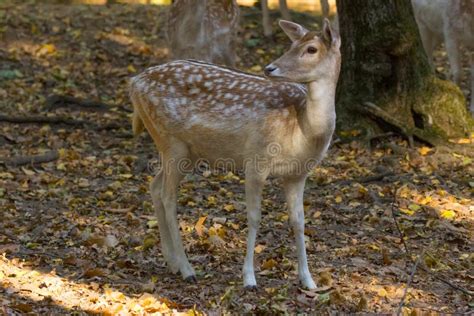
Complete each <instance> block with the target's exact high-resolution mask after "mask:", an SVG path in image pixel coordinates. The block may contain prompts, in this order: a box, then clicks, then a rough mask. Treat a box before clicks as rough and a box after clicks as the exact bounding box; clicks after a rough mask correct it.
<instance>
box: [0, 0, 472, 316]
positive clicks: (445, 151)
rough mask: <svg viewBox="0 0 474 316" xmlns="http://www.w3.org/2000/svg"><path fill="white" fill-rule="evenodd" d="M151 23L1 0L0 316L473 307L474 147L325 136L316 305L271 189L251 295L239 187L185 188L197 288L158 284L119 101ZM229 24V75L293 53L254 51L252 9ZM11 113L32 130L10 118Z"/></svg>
mask: <svg viewBox="0 0 474 316" xmlns="http://www.w3.org/2000/svg"><path fill="white" fill-rule="evenodd" d="M164 12H165V9H164V8H162V7H159V6H132V5H114V6H112V7H106V6H80V5H77V6H61V5H56V6H51V5H31V4H30V5H25V4H19V2H16V3H10V2H0V160H3V163H1V164H0V314H5V315H19V314H50V315H51V314H78V315H82V314H94V313H103V314H124V315H127V314H153V313H184V314H200V313H206V314H211V315H212V314H221V313H227V314H228V313H232V314H235V313H256V314H257V313H258V314H285V313H289V314H293V313H311V314H333V313H335V312H342V313H357V312H358V313H396V312H397V310H398V309H399V308H401V310H402V312H403V313H404V314H410V315H421V314H437V313H443V314H449V313H457V314H468V313H472V312H473V311H474V299H473V291H474V274H473V265H474V252H473V250H474V249H473V245H474V243H473V232H474V214H473V212H474V203H473V196H474V194H473V193H474V177H473V174H474V172H473V171H474V164H473V160H472V159H473V158H474V157H473V156H474V151H473V149H472V148H473V147H472V145H473V144H474V135H472V137H471V138H470V139H460V140H453V142H457V143H458V145H459V147H458V148H459V149H458V150H456V151H454V150H452V149H450V148H448V147H442V148H429V147H426V146H425V145H423V144H417V146H416V147H415V148H409V146H408V144H407V141H406V140H404V139H402V138H400V137H397V136H394V135H392V134H391V133H387V134H382V135H379V136H380V137H376V138H374V139H372V140H371V142H370V144H368V143H360V142H356V141H352V142H349V143H348V142H343V141H341V138H340V137H341V136H348V135H349V136H351V135H352V136H357V134H358V131H344V132H342V134H339V135H336V136H335V140H334V144H333V145H332V146H331V148H330V150H329V152H328V154H327V157H326V159H324V161H323V163H322V164H321V165H320V166H319V167H317V168H316V169H315V170H314V171H313V172H312V173H311V175H310V177H309V180H308V182H307V186H306V191H305V211H306V235H307V249H308V256H309V264H310V270H311V272H312V274H313V276H314V278H315V280H316V281H317V283H318V286H319V287H318V289H317V290H313V291H306V290H304V289H302V288H300V287H299V284H298V282H297V275H296V262H297V261H296V256H295V249H294V248H295V247H294V242H293V235H292V233H291V229H290V227H289V224H288V215H287V213H286V211H285V202H284V200H283V198H282V194H281V192H280V189H279V185H278V184H279V183H278V180H277V179H270V180H269V181H268V184H267V186H266V189H265V195H264V202H263V209H262V213H263V220H262V224H261V230H260V232H259V235H258V240H257V244H258V245H257V247H256V253H257V254H256V267H257V271H258V272H257V282H258V284H259V288H258V290H256V291H245V290H244V289H243V288H242V283H241V278H242V273H241V267H242V263H243V259H244V254H245V242H246V232H247V228H246V215H245V211H244V202H243V201H244V196H243V184H242V183H243V178H242V177H241V175H240V174H232V173H210V172H205V173H203V174H197V175H193V176H188V177H187V178H186V179H185V180H184V182H183V184H182V186H181V188H180V191H179V204H180V206H179V208H180V210H179V222H180V227H181V231H182V234H183V238H184V243H185V246H186V249H187V252H188V254H189V257H190V261H191V263H192V264H193V266H194V268H195V269H196V271H197V274H198V282H197V283H196V284H188V283H185V282H184V281H182V280H181V279H180V277H179V276H176V275H172V274H170V273H169V272H168V271H167V269H166V266H165V264H164V261H163V258H162V256H161V254H160V249H159V233H158V229H157V222H156V220H155V218H154V217H153V211H152V205H151V199H150V196H149V191H148V185H149V182H150V180H151V178H152V175H153V170H154V169H155V168H156V165H157V164H158V160H157V152H156V150H155V148H154V146H153V144H152V141H151V139H150V138H149V136H147V135H145V134H144V135H142V136H140V137H138V138H133V136H132V133H131V126H130V102H129V100H128V95H127V81H128V78H129V77H130V76H132V75H133V74H135V73H137V72H140V71H142V70H143V69H145V68H146V67H148V66H150V65H154V64H158V63H162V62H164V61H165V60H166V59H167V53H168V52H167V49H166V47H165V45H164V32H163V25H164V24H163V21H164V18H165V15H164ZM242 16H243V19H242V23H241V25H242V28H241V30H240V32H239V38H240V39H241V40H240V41H241V42H240V45H239V47H240V48H239V50H238V55H239V56H240V61H239V62H238V66H239V68H241V69H245V70H247V71H253V72H257V73H258V72H261V69H262V66H264V65H265V64H267V63H268V62H270V61H271V60H273V59H274V58H275V57H276V56H278V55H280V54H281V53H282V52H283V51H284V50H285V49H286V47H287V46H288V45H289V42H288V40H287V39H286V38H285V36H284V35H283V34H282V33H281V32H278V33H276V34H275V36H274V37H273V38H271V39H269V40H267V39H263V35H262V28H261V25H260V24H259V23H260V22H259V14H258V11H257V10H256V9H254V8H245V9H244V11H243V14H242ZM275 18H276V13H275ZM294 18H295V19H296V20H297V21H299V22H302V23H304V24H305V25H307V26H308V27H310V28H317V27H318V25H319V22H320V17H311V16H309V15H305V14H294ZM275 28H276V25H275ZM445 59H446V58H445V56H444V55H443V52H442V51H440V52H439V53H438V54H437V64H438V70H440V71H444V70H445V69H446V64H445V63H446V60H445ZM54 95H56V96H57V95H68V96H71V97H75V98H80V100H92V101H94V102H89V103H87V102H78V101H77V100H75V99H74V100H69V101H70V102H64V99H58V98H55V97H54ZM51 96H53V97H51ZM58 100H62V101H63V102H59V101H58ZM66 101H67V100H66ZM25 117H30V118H32V119H33V121H36V122H30V123H18V122H16V123H15V122H13V121H15V119H24V118H25ZM45 120H49V123H48V122H46V123H45ZM27 155H34V156H35V157H37V158H38V157H42V158H44V159H45V160H50V161H49V162H44V163H36V164H32V163H28V162H29V161H31V157H27V158H25V159H26V162H27V163H25V159H23V160H24V161H21V160H22V158H24V157H25V156H27ZM5 157H7V158H5ZM35 159H36V158H35Z"/></svg>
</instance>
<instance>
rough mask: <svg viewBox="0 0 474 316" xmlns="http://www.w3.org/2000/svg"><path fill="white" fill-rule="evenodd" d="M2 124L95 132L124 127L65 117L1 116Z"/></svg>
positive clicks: (127, 136) (126, 136) (116, 124)
mask: <svg viewBox="0 0 474 316" xmlns="http://www.w3.org/2000/svg"><path fill="white" fill-rule="evenodd" d="M0 122H8V123H16V124H31V123H37V124H64V125H70V126H75V127H79V128H80V127H87V128H90V129H92V130H95V131H104V130H105V131H108V130H116V129H121V128H123V127H124V125H123V124H118V123H107V124H103V125H100V124H96V123H92V122H87V121H84V120H76V119H70V118H67V117H64V116H39V115H34V116H8V115H0ZM124 137H125V138H129V137H132V135H131V134H130V135H129V134H127V135H125V136H124Z"/></svg>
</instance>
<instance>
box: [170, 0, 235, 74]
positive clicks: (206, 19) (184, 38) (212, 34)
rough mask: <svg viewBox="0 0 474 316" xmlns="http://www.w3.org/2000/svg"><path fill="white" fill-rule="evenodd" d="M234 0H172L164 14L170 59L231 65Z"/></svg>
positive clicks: (233, 50) (233, 35)
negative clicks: (165, 15) (166, 19)
mask: <svg viewBox="0 0 474 316" xmlns="http://www.w3.org/2000/svg"><path fill="white" fill-rule="evenodd" d="M239 16H240V10H239V6H238V5H237V2H236V0H175V1H173V3H172V4H171V8H170V10H169V13H168V25H167V40H168V45H169V48H170V53H171V57H172V58H173V59H190V58H191V59H198V60H203V61H208V62H211V63H215V64H223V65H227V66H231V67H233V66H235V58H236V55H235V44H234V40H235V34H236V31H237V28H238V24H239Z"/></svg>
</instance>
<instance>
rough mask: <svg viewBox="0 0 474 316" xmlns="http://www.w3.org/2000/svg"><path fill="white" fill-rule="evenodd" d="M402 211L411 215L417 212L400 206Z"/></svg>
mask: <svg viewBox="0 0 474 316" xmlns="http://www.w3.org/2000/svg"><path fill="white" fill-rule="evenodd" d="M400 212H402V213H403V214H407V215H410V216H411V215H413V214H415V212H414V211H412V210H409V209H407V208H400Z"/></svg>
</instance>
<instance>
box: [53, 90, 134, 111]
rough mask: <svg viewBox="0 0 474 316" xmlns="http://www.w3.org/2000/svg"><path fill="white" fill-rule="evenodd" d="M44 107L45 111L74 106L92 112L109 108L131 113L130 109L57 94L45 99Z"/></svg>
mask: <svg viewBox="0 0 474 316" xmlns="http://www.w3.org/2000/svg"><path fill="white" fill-rule="evenodd" d="M45 105H46V108H47V109H57V108H62V107H70V106H74V107H75V108H81V109H86V110H92V111H101V112H105V111H109V110H110V109H111V108H118V109H119V110H121V111H124V112H129V113H131V112H132V110H131V109H129V108H126V107H124V106H122V105H116V106H112V105H107V104H105V103H102V102H99V101H94V100H87V99H79V98H74V97H70V96H67V95H57V94H53V95H51V96H49V97H48V98H46V102H45Z"/></svg>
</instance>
